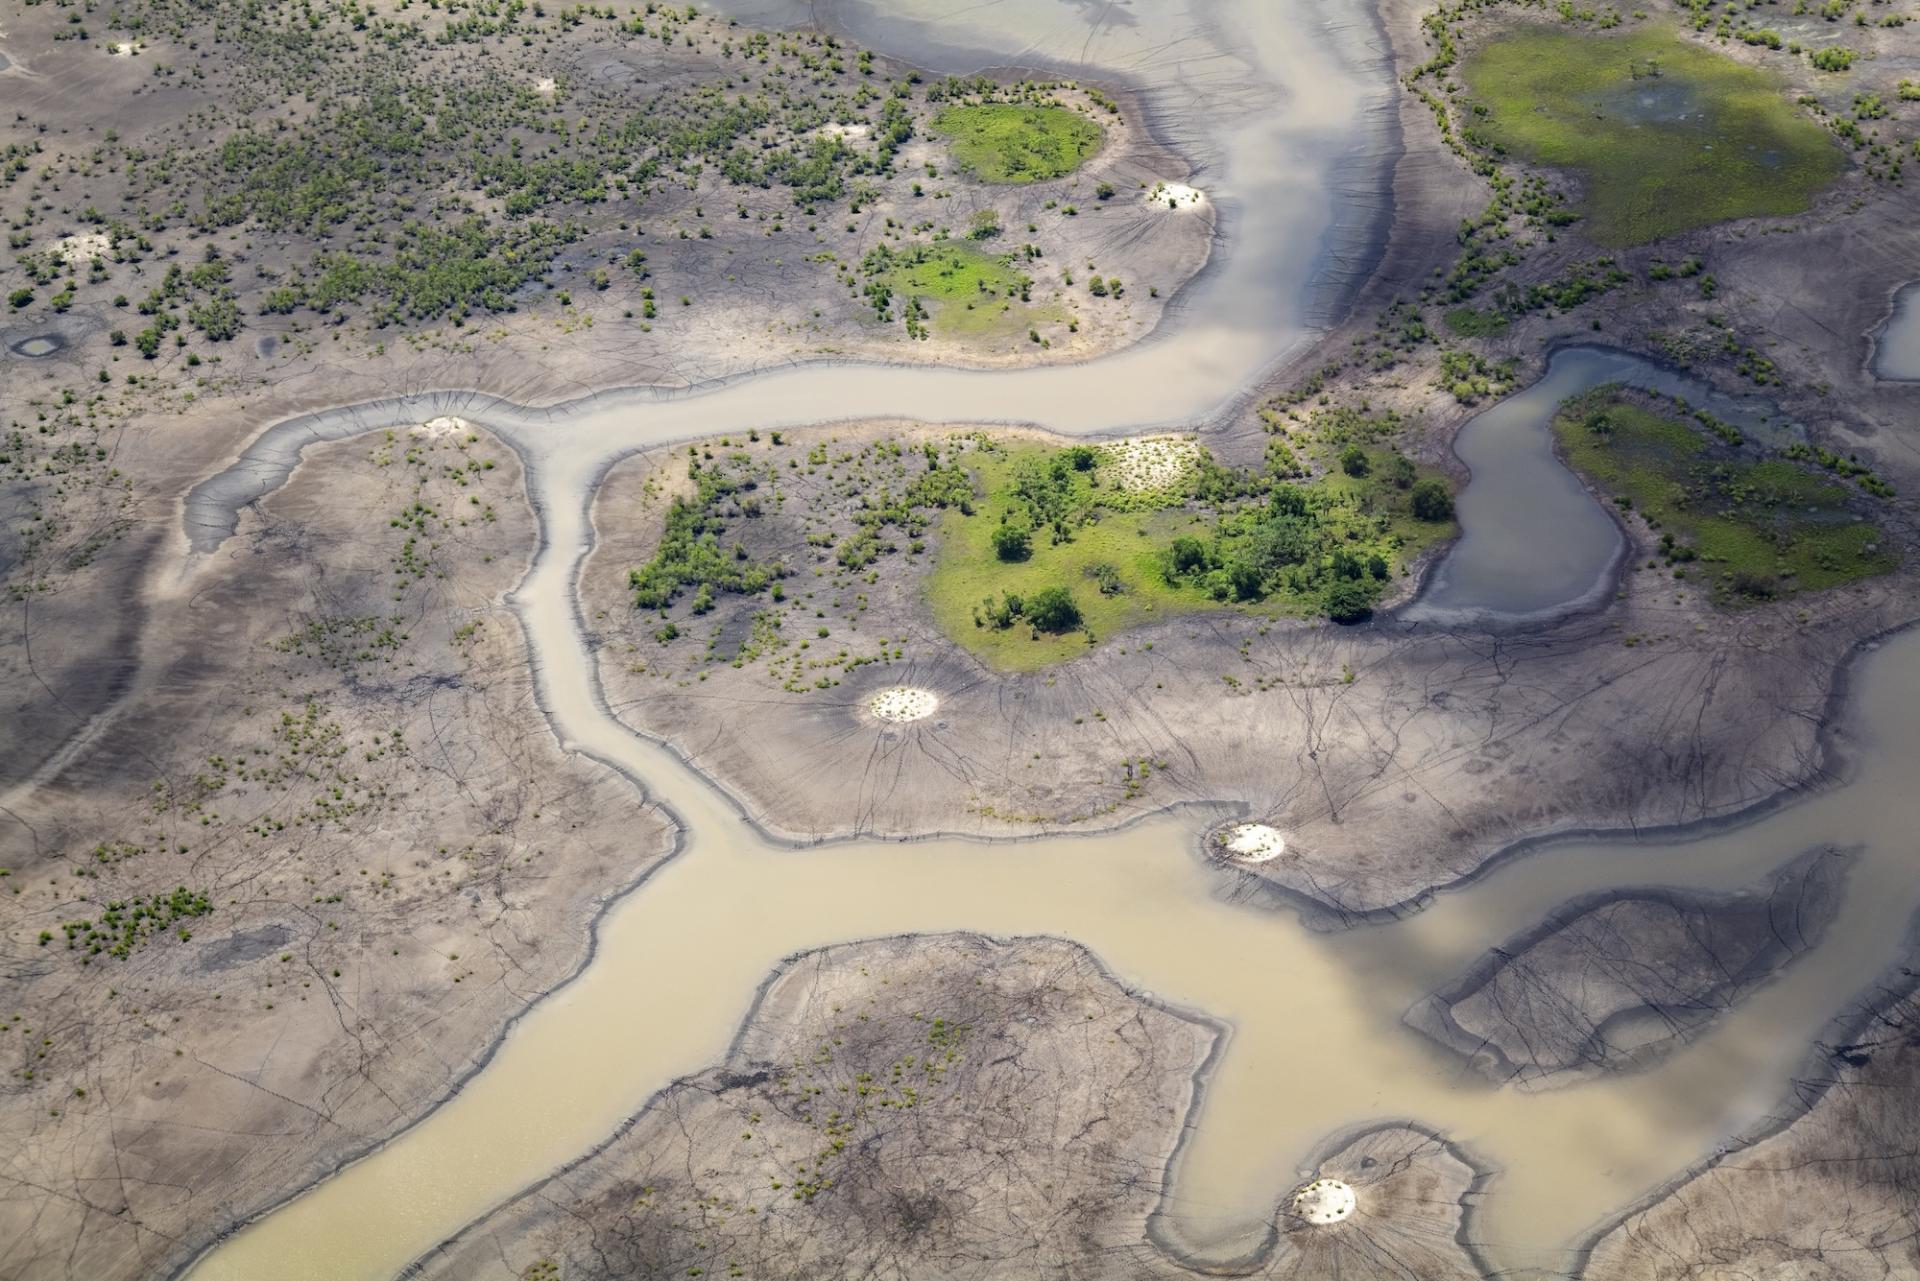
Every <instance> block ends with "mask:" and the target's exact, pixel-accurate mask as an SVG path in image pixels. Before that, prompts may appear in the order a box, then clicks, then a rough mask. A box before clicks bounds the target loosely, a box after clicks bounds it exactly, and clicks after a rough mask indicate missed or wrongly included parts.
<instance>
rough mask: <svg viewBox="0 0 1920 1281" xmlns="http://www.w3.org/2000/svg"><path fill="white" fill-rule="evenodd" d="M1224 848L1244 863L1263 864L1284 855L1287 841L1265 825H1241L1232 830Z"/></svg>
mask: <svg viewBox="0 0 1920 1281" xmlns="http://www.w3.org/2000/svg"><path fill="white" fill-rule="evenodd" d="M1226 846H1227V848H1228V849H1229V850H1231V851H1232V852H1233V853H1234V854H1235V855H1237V856H1238V857H1239V858H1240V859H1241V860H1243V861H1245V862H1248V863H1265V862H1267V861H1268V860H1269V859H1276V858H1279V857H1280V855H1281V854H1283V853H1285V852H1286V848H1287V841H1286V838H1285V837H1283V836H1281V835H1280V832H1279V830H1278V829H1277V828H1272V827H1268V826H1267V825H1266V824H1265V823H1242V824H1240V826H1238V827H1236V828H1234V829H1233V835H1231V836H1229V837H1228V838H1227V841H1226Z"/></svg>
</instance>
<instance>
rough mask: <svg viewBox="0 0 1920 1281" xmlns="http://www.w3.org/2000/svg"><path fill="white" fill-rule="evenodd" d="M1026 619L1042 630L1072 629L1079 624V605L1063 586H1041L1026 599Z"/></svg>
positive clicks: (1061, 630) (1060, 630) (1059, 630)
mask: <svg viewBox="0 0 1920 1281" xmlns="http://www.w3.org/2000/svg"><path fill="white" fill-rule="evenodd" d="M1027 621H1028V622H1030V623H1032V624H1033V625H1034V627H1036V628H1037V629H1039V630H1040V631H1043V632H1066V631H1072V630H1073V629H1074V628H1076V627H1078V626H1079V625H1080V606H1079V605H1078V604H1076V603H1075V601H1074V599H1073V593H1072V592H1070V591H1068V590H1067V589H1066V588H1064V587H1042V588H1041V589H1040V590H1039V591H1037V592H1035V593H1034V594H1033V595H1032V596H1031V597H1029V598H1028V600H1027Z"/></svg>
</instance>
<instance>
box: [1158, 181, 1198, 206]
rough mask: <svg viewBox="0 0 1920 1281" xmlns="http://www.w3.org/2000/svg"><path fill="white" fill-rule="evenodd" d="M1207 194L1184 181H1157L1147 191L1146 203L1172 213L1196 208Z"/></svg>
mask: <svg viewBox="0 0 1920 1281" xmlns="http://www.w3.org/2000/svg"><path fill="white" fill-rule="evenodd" d="M1206 200H1207V194H1206V193H1205V192H1204V191H1202V190H1200V188H1198V187H1189V186H1188V185H1187V184H1186V183H1184V182H1157V183H1155V184H1154V185H1153V188H1152V190H1150V191H1148V192H1147V203H1148V204H1150V205H1154V206H1156V207H1158V208H1161V209H1165V210H1166V211H1167V212H1168V213H1174V212H1176V211H1178V210H1181V209H1198V208H1199V207H1200V206H1201V205H1203V204H1205V203H1206Z"/></svg>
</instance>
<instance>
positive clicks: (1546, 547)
mask: <svg viewBox="0 0 1920 1281" xmlns="http://www.w3.org/2000/svg"><path fill="white" fill-rule="evenodd" d="M1603 383H1625V384H1627V385H1628V386H1632V387H1640V388H1643V389H1645V390H1648V391H1652V392H1657V393H1659V394H1660V395H1663V396H1676V397H1679V398H1681V399H1683V400H1685V401H1687V402H1688V404H1690V405H1692V406H1694V407H1695V408H1701V409H1706V410H1708V411H1710V412H1712V413H1714V414H1715V415H1717V416H1718V417H1720V418H1722V419H1724V420H1726V421H1728V422H1731V423H1735V424H1737V425H1739V426H1740V427H1742V428H1744V429H1747V430H1748V431H1749V432H1750V433H1752V434H1754V435H1756V436H1759V437H1761V438H1764V439H1771V440H1774V441H1775V442H1776V443H1778V442H1779V441H1780V440H1781V439H1782V438H1783V437H1785V436H1787V435H1788V434H1790V433H1791V432H1792V431H1793V430H1794V429H1793V428H1792V427H1791V425H1788V424H1785V423H1782V422H1780V421H1778V420H1776V419H1774V418H1773V417H1771V416H1770V414H1769V411H1768V409H1767V407H1766V406H1765V405H1764V404H1762V403H1760V402H1757V401H1749V400H1740V399H1736V398H1733V397H1729V396H1726V395H1723V394H1721V393H1719V392H1717V391H1715V390H1713V388H1711V387H1709V386H1707V385H1706V384H1705V383H1702V382H1700V381H1698V380H1697V379H1694V378H1689V377H1688V376H1686V375H1685V374H1681V373H1678V372H1676V371H1674V370H1671V369H1667V368H1664V367H1662V366H1659V365H1655V364H1652V363H1650V362H1648V361H1645V360H1642V359H1640V358H1639V357H1637V356H1632V355H1629V354H1627V353H1626V352H1623V351H1616V350H1614V349H1612V348H1608V347H1586V346H1581V347H1564V348H1561V349H1560V350H1558V351H1556V352H1555V353H1554V354H1553V356H1552V358H1551V359H1550V360H1549V361H1548V364H1547V373H1546V376H1545V377H1544V378H1542V379H1540V381H1538V382H1536V383H1534V384H1533V385H1532V386H1530V387H1528V388H1526V389H1525V390H1524V391H1520V392H1517V393H1515V394H1514V395H1512V396H1509V397H1507V398H1506V399H1505V400H1502V401H1501V402H1500V403H1498V404H1497V405H1495V406H1493V407H1492V408H1491V409H1488V410H1487V411H1485V412H1484V413H1482V414H1479V415H1477V416H1476V417H1475V418H1473V420H1472V421H1470V422H1468V423H1467V425H1466V426H1465V427H1463V428H1461V430H1460V435H1459V437H1458V438H1457V439H1456V440H1455V442H1454V452H1455V453H1456V454H1458V455H1459V457H1460V461H1462V462H1463V463H1465V464H1466V465H1467V467H1468V468H1469V469H1470V470H1471V471H1472V473H1473V477H1472V480H1471V482H1470V483H1469V484H1468V485H1467V487H1466V489H1465V490H1463V491H1462V492H1461V494H1460V499H1459V513H1460V528H1461V538H1460V541H1459V542H1458V543H1456V544H1454V546H1453V548H1452V549H1451V550H1450V551H1449V552H1448V553H1447V556H1446V559H1445V560H1444V561H1442V562H1441V564H1440V565H1439V567H1438V568H1437V569H1436V570H1435V572H1434V575H1433V578H1432V579H1431V580H1430V582H1429V583H1428V586H1427V590H1426V591H1425V592H1424V593H1423V594H1422V595H1421V597H1420V599H1419V601H1418V602H1416V603H1415V604H1414V605H1413V606H1412V607H1411V608H1410V609H1409V610H1407V611H1406V617H1408V618H1412V619H1425V620H1432V621H1442V622H1481V621H1492V620H1495V619H1497V620H1499V621H1502V622H1508V623H1511V622H1515V621H1524V620H1527V619H1529V618H1538V617H1542V616H1545V615H1550V614H1553V613H1555V612H1558V611H1561V610H1566V609H1571V608H1577V607H1579V606H1581V605H1585V604H1590V603H1592V602H1593V601H1595V600H1596V599H1598V597H1599V596H1600V595H1601V594H1602V593H1604V592H1605V591H1607V590H1608V585H1609V579H1610V574H1609V571H1610V570H1611V569H1612V567H1613V565H1614V563H1615V561H1616V560H1618V559H1619V557H1620V556H1621V555H1622V553H1623V552H1624V551H1625V548H1626V544H1625V542H1624V541H1623V540H1622V538H1621V536H1620V531H1619V530H1618V529H1617V528H1616V527H1615V526H1614V523H1613V521H1612V519H1611V518H1610V517H1609V516H1608V515H1607V513H1606V512H1604V511H1602V510H1601V508H1600V506H1599V505H1598V504H1597V503H1595V502H1594V501H1593V499H1592V498H1591V497H1590V496H1589V495H1588V494H1587V492H1586V490H1585V488H1583V487H1582V485H1581V484H1580V481H1579V480H1578V479H1577V478H1576V477H1575V476H1574V475H1573V473H1572V472H1569V471H1568V470H1567V469H1566V468H1565V467H1564V466H1562V465H1561V464H1560V460H1559V459H1558V458H1556V457H1555V456H1554V452H1553V435H1552V432H1551V430H1550V428H1549V427H1548V424H1549V423H1550V422H1551V420H1552V418H1553V411H1554V409H1555V408H1556V407H1558V405H1559V404H1560V402H1561V401H1563V400H1565V399H1566V398H1567V397H1569V396H1576V395H1579V394H1580V393H1581V392H1583V391H1587V390H1589V389H1590V388H1593V387H1598V386H1600V385H1601V384H1603Z"/></svg>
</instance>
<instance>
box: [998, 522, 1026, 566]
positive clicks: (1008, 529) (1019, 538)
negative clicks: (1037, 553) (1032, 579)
mask: <svg viewBox="0 0 1920 1281" xmlns="http://www.w3.org/2000/svg"><path fill="white" fill-rule="evenodd" d="M993 554H994V555H995V556H998V557H999V558H1000V559H1001V560H1009V561H1022V560H1025V559H1027V557H1029V556H1031V555H1033V538H1032V536H1031V535H1030V534H1028V533H1027V531H1026V530H1025V529H1023V528H1021V527H1020V526H1018V525H1002V526H1000V527H999V528H998V529H996V530H994V531H993Z"/></svg>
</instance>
